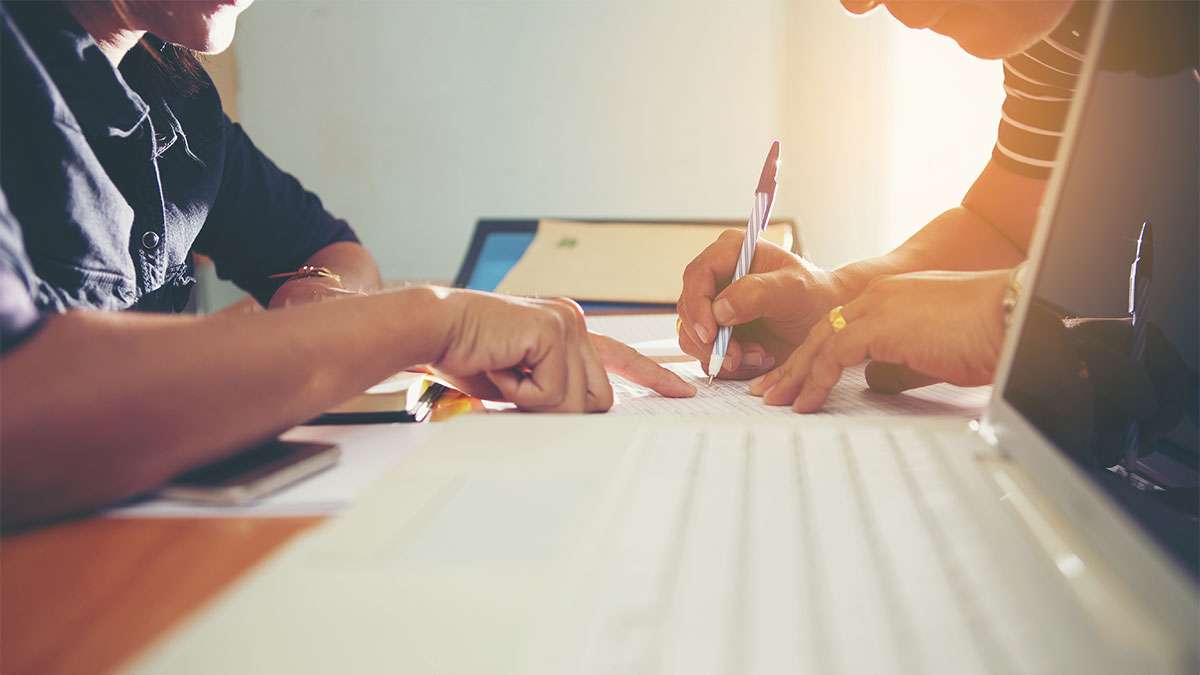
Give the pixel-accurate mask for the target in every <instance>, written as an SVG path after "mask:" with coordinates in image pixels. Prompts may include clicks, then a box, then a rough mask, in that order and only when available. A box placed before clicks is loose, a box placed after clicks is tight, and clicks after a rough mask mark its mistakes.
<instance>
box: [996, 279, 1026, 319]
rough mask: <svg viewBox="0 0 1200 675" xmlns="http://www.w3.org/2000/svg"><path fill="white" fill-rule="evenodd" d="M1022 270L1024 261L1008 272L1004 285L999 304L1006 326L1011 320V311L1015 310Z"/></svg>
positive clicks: (1020, 289) (1020, 286) (1019, 296)
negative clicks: (1002, 310)
mask: <svg viewBox="0 0 1200 675" xmlns="http://www.w3.org/2000/svg"><path fill="white" fill-rule="evenodd" d="M1024 272H1025V263H1021V264H1020V265H1017V266H1016V267H1014V268H1012V271H1010V272H1009V273H1008V285H1007V286H1005V287H1004V298H1003V299H1001V301H1000V306H1001V307H1003V308H1004V325H1006V326H1007V325H1008V324H1009V323H1011V322H1012V315H1013V312H1015V311H1016V310H1017V301H1018V300H1020V298H1021V291H1022V285H1021V281H1022V277H1023V276H1024Z"/></svg>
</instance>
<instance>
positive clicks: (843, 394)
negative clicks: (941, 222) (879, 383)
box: [608, 361, 991, 419]
mask: <svg viewBox="0 0 1200 675" xmlns="http://www.w3.org/2000/svg"><path fill="white" fill-rule="evenodd" d="M663 367H664V368H668V369H670V370H672V371H674V372H675V373H677V374H678V375H679V376H680V377H682V378H683V379H685V380H687V381H688V382H691V383H692V384H694V385H695V386H696V396H695V397H694V398H663V397H662V396H659V395H658V394H656V393H654V392H653V391H651V390H649V389H647V388H645V387H641V386H638V385H636V384H633V383H631V382H629V381H627V380H624V379H621V378H616V377H614V378H613V393H614V394H615V395H616V403H615V404H614V405H613V407H612V410H611V411H609V413H608V414H610V415H685V416H686V415H694V416H697V417H726V418H727V417H771V416H777V417H778V416H783V417H789V416H790V417H794V416H795V415H796V413H794V412H792V409H791V408H789V407H787V406H769V405H766V404H765V403H763V401H762V399H761V398H759V397H757V396H751V395H750V393H749V384H747V383H746V382H742V381H732V380H714V381H713V383H712V385H709V384H708V376H707V375H705V374H704V371H703V370H701V368H700V363H699V362H698V361H691V362H687V363H667V364H664V365H663ZM864 370H865V367H864V366H856V367H854V368H847V369H846V371H845V372H843V373H842V379H841V381H840V382H838V383H837V385H835V386H834V388H833V389H832V390H831V391H830V393H829V399H828V400H827V401H826V402H825V408H824V410H822V411H821V413H818V414H824V415H858V416H863V415H940V416H951V417H961V418H963V419H973V418H977V417H979V416H980V415H981V414H983V410H984V408H986V407H987V402H988V397H989V396H990V395H991V387H972V388H969V389H964V388H961V387H955V386H953V385H949V384H935V385H931V386H928V387H923V388H921V389H913V390H911V391H908V392H905V393H903V394H879V393H876V392H873V391H870V390H869V389H867V379H866V376H865V374H864Z"/></svg>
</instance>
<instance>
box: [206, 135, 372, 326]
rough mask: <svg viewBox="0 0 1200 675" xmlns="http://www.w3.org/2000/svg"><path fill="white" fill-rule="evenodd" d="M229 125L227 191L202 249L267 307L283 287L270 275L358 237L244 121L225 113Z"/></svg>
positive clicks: (221, 196) (218, 203) (223, 181)
mask: <svg viewBox="0 0 1200 675" xmlns="http://www.w3.org/2000/svg"><path fill="white" fill-rule="evenodd" d="M223 126H224V131H225V134H224V136H225V163H224V167H223V174H222V177H221V184H220V189H219V192H218V194H217V198H216V200H215V202H214V204H213V207H212V210H211V211H210V212H209V215H208V218H207V220H206V221H205V224H204V228H203V229H202V230H201V232H200V236H199V237H198V238H197V239H196V245H195V250H196V252H198V253H202V254H204V255H207V256H209V257H210V258H212V259H213V262H214V263H216V267H217V275H218V276H220V277H221V278H222V279H229V280H231V281H233V282H234V283H235V284H237V285H238V286H239V287H240V288H241V289H242V290H244V291H246V292H247V293H250V294H251V295H253V296H254V298H255V299H256V300H258V302H259V303H260V304H262V305H264V306H265V305H266V304H267V303H268V302H269V301H270V299H271V296H272V295H273V294H274V293H275V291H276V290H277V289H278V288H279V286H280V285H281V284H282V282H281V281H279V280H277V279H269V278H268V276H269V275H271V274H275V273H277V272H290V271H293V270H295V269H296V268H298V267H300V266H301V265H303V264H304V263H305V261H306V260H308V259H309V257H311V256H312V255H313V254H314V253H316V252H317V251H319V250H320V249H322V248H324V247H326V246H328V245H330V244H333V243H336V242H339V241H349V242H357V241H358V237H356V236H355V234H354V231H353V230H351V229H350V226H349V225H348V224H347V223H346V221H344V220H341V219H338V218H335V217H334V216H333V215H331V214H330V213H329V212H328V211H326V210H325V207H324V206H323V205H322V204H321V200H320V199H319V198H318V197H317V196H316V195H315V194H313V193H311V192H309V191H308V190H305V189H304V186H302V185H301V184H300V181H298V180H296V178H295V177H293V176H291V175H290V174H288V173H286V172H284V171H283V170H282V169H280V168H279V167H278V166H276V165H275V163H274V162H272V161H271V160H270V159H269V158H268V157H267V156H266V155H264V154H263V153H262V151H261V150H259V149H258V148H257V147H256V146H255V145H254V143H252V142H251V141H250V138H249V137H248V136H247V135H246V132H245V131H244V130H243V129H242V126H241V125H240V124H237V123H234V122H232V121H230V119H229V118H228V117H224V119H223Z"/></svg>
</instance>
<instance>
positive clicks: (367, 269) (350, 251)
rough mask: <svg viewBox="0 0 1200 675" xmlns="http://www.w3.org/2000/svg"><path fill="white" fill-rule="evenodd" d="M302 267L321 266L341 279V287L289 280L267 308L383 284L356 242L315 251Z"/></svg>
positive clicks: (364, 290)
mask: <svg viewBox="0 0 1200 675" xmlns="http://www.w3.org/2000/svg"><path fill="white" fill-rule="evenodd" d="M304 264H305V265H312V266H314V267H325V268H328V269H329V270H331V271H333V272H334V273H336V274H337V275H338V276H340V277H341V278H342V281H341V284H340V285H339V284H337V283H336V282H334V281H333V280H331V279H326V278H324V277H305V278H300V279H292V280H290V281H288V282H287V283H285V284H283V285H282V286H280V287H279V290H277V291H275V293H274V294H272V295H271V302H270V303H269V304H268V305H267V306H268V307H270V308H272V309H275V308H277V307H287V306H289V305H298V304H303V303H306V302H316V301H320V300H324V299H327V298H337V297H344V296H346V295H362V294H364V293H369V292H371V291H377V290H379V289H380V287H382V285H383V282H382V279H381V278H380V275H379V267H378V266H376V264H375V258H373V257H372V256H371V254H370V253H369V252H368V251H367V249H366V248H364V247H363V246H362V245H361V244H359V243H358V242H353V241H339V242H335V243H333V244H329V245H328V246H326V247H324V248H322V249H320V250H318V251H317V252H316V253H314V254H313V255H312V256H310V257H309V258H308V260H305V261H304Z"/></svg>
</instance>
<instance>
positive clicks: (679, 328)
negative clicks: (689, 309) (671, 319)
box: [675, 316, 683, 337]
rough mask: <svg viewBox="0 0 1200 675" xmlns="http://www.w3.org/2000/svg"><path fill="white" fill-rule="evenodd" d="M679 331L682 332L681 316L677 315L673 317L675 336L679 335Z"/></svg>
mask: <svg viewBox="0 0 1200 675" xmlns="http://www.w3.org/2000/svg"><path fill="white" fill-rule="evenodd" d="M681 333H683V318H682V317H678V316H677V317H675V337H679V335H680V334H681Z"/></svg>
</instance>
